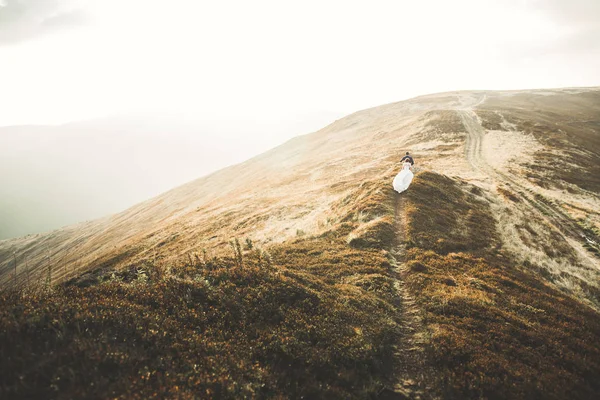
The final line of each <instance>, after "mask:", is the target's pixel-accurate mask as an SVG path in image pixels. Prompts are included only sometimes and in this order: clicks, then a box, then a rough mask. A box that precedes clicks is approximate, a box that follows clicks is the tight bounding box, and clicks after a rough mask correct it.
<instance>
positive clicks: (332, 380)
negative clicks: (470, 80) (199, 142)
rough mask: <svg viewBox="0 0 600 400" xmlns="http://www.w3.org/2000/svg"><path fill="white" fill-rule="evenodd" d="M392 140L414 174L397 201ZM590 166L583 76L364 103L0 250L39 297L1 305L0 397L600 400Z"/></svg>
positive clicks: (590, 113) (598, 290)
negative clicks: (407, 154)
mask: <svg viewBox="0 0 600 400" xmlns="http://www.w3.org/2000/svg"><path fill="white" fill-rule="evenodd" d="M406 150H410V151H411V152H412V153H413V154H414V156H415V158H416V160H417V166H418V171H417V174H416V177H415V180H414V182H413V184H412V185H411V187H410V189H409V190H408V191H407V192H406V193H405V194H402V195H397V194H395V193H394V192H393V191H392V190H391V180H392V178H393V176H394V174H395V173H396V172H397V169H398V161H399V159H400V157H401V155H402V154H403V152H404V151H406ZM599 177H600V89H598V88H571V89H555V90H529V91H511V92H492V91H486V92H472V91H471V92H450V93H442V94H436V95H428V96H422V97H418V98H415V99H411V100H407V101H403V102H398V103H393V104H388V105H384V106H380V107H376V108H373V109H369V110H364V111H359V112H357V113H354V114H352V115H349V116H347V117H345V118H342V119H340V120H338V121H335V122H334V123H332V124H331V125H329V126H327V127H325V128H323V129H322V130H320V131H317V132H315V133H312V134H308V135H304V136H300V137H296V138H294V139H292V140H290V141H289V142H287V143H285V144H283V145H282V146H279V147H277V148H275V149H272V150H270V151H268V152H266V153H264V154H261V155H260V156H258V157H255V158H252V159H250V160H248V161H246V162H244V163H241V164H238V165H235V166H232V167H229V168H226V169H224V170H221V171H218V172H216V173H214V174H211V175H209V176H207V177H204V178H201V179H198V180H196V181H193V182H190V183H188V184H186V185H183V186H180V187H178V188H175V189H173V190H171V191H169V192H167V193H165V194H163V195H160V196H158V197H156V198H153V199H150V200H148V201H146V202H143V203H140V204H139V205H137V206H134V207H132V208H130V209H128V210H126V211H124V212H122V213H120V214H117V215H114V216H111V217H106V218H103V219H101V220H97V221H92V222H88V223H83V224H79V225H75V226H71V227H67V228H64V229H60V230H57V231H53V232H49V233H47V234H40V235H32V236H28V237H25V238H19V239H11V240H4V241H0V268H1V269H0V271H1V272H2V279H3V283H4V286H5V287H8V286H14V285H15V281H16V286H21V287H22V286H29V287H33V286H35V285H37V284H40V283H43V282H46V283H50V282H49V281H50V280H51V283H52V285H53V287H54V288H55V289H53V290H52V291H49V292H48V291H47V290H45V291H36V292H34V293H33V294H29V295H27V296H26V297H25V300H22V301H20V300H19V298H18V297H15V295H14V294H11V292H7V293H6V294H5V295H4V296H3V298H2V303H3V307H2V309H3V310H4V311H3V312H2V314H1V315H0V318H2V323H3V326H5V327H6V328H5V330H4V332H3V333H2V335H3V336H2V337H0V342H1V343H2V346H3V347H2V355H3V359H4V360H5V362H12V363H13V364H14V365H18V367H15V368H14V369H13V371H14V372H13V373H11V374H8V375H6V376H5V377H3V380H2V382H1V386H0V387H1V390H2V391H4V392H6V393H7V394H14V395H20V396H22V397H26V396H31V395H38V396H42V395H43V396H50V397H65V398H67V397H74V396H75V397H77V396H82V395H87V396H91V395H99V396H100V397H121V396H122V397H132V396H138V397H140V398H148V397H157V398H160V397H164V396H166V395H168V396H171V397H194V396H201V395H200V393H203V394H206V395H212V396H220V397H228V398H229V397H231V398H234V397H240V396H248V397H254V396H257V397H285V396H292V397H299V396H308V397H321V398H348V397H358V398H365V397H372V398H376V397H380V398H406V397H408V398H412V397H421V398H438V397H442V398H481V397H484V398H532V397H533V398H539V397H543V398H567V397H569V398H582V399H585V398H591V397H594V396H597V395H598V394H600V386H599V385H598V382H599V381H600V379H599V378H600V364H599V363H598V361H597V360H599V359H600V346H599V345H598V343H600V341H599V339H600V323H599V322H598V321H600V319H599V318H598V317H599V315H598V312H599V310H600V287H599V285H600V279H599V278H600V268H599V267H600V258H599V254H600V247H599V246H598V243H600V234H599V229H600V213H599V212H598V210H600V195H599V193H600V178H599ZM236 238H238V239H239V241H237V242H236V241H235V239H236ZM246 239H247V240H246ZM232 240H233V241H232ZM240 241H241V243H240ZM13 252H16V257H17V276H16V277H15V276H14V266H13V265H14V264H13V258H12V257H13ZM25 260H27V263H26V264H25ZM25 265H27V267H25ZM49 267H50V268H49ZM19 268H20V269H19ZM28 366H33V367H28ZM18 376H21V377H22V378H18ZM19 379H21V380H19ZM84 382H87V383H84ZM90 382H91V383H92V385H91V386H90ZM0 393H2V392H0ZM402 396H404V397H402Z"/></svg>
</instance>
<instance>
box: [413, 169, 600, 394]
mask: <svg viewBox="0 0 600 400" xmlns="http://www.w3.org/2000/svg"><path fill="white" fill-rule="evenodd" d="M406 197H407V199H406V203H407V205H406V212H407V225H406V232H405V235H406V242H407V246H408V250H407V253H406V261H407V262H406V266H407V269H408V271H409V272H408V273H407V274H406V277H405V279H406V282H407V285H408V286H409V288H410V290H411V292H412V293H413V295H414V297H415V298H416V299H417V302H418V303H419V305H420V306H421V308H422V310H423V314H424V320H425V321H426V325H427V327H428V328H429V330H430V335H431V336H430V342H429V343H428V344H427V346H426V347H427V350H428V355H429V360H430V362H431V363H432V364H433V365H434V367H435V368H436V369H437V370H438V378H439V380H440V382H441V386H442V388H443V389H442V391H443V393H444V396H443V397H444V398H454V399H464V398H473V399H477V398H488V399H517V398H519V399H534V398H544V399H592V398H598V396H600V345H599V344H600V315H599V314H598V313H597V312H595V311H594V310H593V309H591V308H590V307H588V306H585V305H583V304H581V303H580V302H579V301H577V300H576V299H574V298H572V297H570V296H568V295H566V294H565V293H563V292H561V291H559V290H557V288H556V287H552V286H550V285H548V284H546V283H544V282H543V281H542V280H541V279H540V277H539V276H536V275H537V272H536V269H535V268H534V267H535V266H525V265H519V264H517V263H516V262H515V261H514V260H513V259H511V257H510V255H509V254H506V253H505V252H503V251H502V250H501V248H500V246H499V244H500V243H499V238H498V236H497V233H496V232H497V231H496V226H495V225H496V224H495V221H494V219H493V218H492V217H491V215H492V214H491V211H490V208H489V204H488V200H487V199H486V197H485V196H484V194H483V193H482V191H481V190H480V189H478V188H477V187H474V186H471V185H469V184H466V183H464V182H460V181H455V180H451V179H449V178H447V177H444V176H442V175H438V174H435V173H423V174H420V175H418V176H417V177H416V178H415V180H414V182H413V184H412V185H411V187H410V190H409V191H408V192H407V193H406Z"/></svg>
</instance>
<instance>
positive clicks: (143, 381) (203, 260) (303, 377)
mask: <svg viewBox="0 0 600 400" xmlns="http://www.w3.org/2000/svg"><path fill="white" fill-rule="evenodd" d="M380 186H381V185H380V184H376V183H366V184H365V185H363V187H362V188H359V189H358V190H357V191H356V193H355V194H354V195H353V196H352V197H351V198H349V199H348V201H346V202H345V203H343V204H338V207H339V209H338V211H339V212H340V214H339V215H341V216H342V218H341V219H342V220H343V221H341V222H340V223H338V224H336V225H335V226H334V227H333V228H332V229H331V230H330V231H327V232H326V233H324V234H323V235H321V236H318V237H302V238H299V239H296V240H293V241H288V242H286V243H284V244H281V245H275V246H272V247H271V248H269V252H270V254H269V253H267V252H265V251H264V250H261V249H257V248H255V247H254V244H253V243H252V241H251V240H247V241H246V243H245V246H242V245H241V244H240V242H239V241H234V242H233V248H234V251H233V254H234V256H233V257H224V258H212V259H207V256H206V254H200V255H199V254H190V255H189V257H186V258H185V259H182V260H180V261H179V262H177V263H169V264H164V263H163V262H161V261H160V259H159V261H158V263H157V264H154V263H144V264H139V265H132V266H130V267H128V268H125V269H122V270H117V271H115V270H112V269H111V268H104V269H101V270H97V271H94V272H90V273H88V274H85V275H83V276H81V277H80V278H78V279H74V280H71V281H69V282H67V283H66V284H64V285H61V286H59V287H56V288H54V289H52V290H38V291H34V292H31V293H14V292H13V293H7V292H5V293H4V294H2V296H0V310H1V311H0V325H1V326H2V328H3V329H2V331H1V332H0V357H1V361H0V365H1V367H2V370H3V371H4V372H3V374H2V376H1V377H0V397H2V398H32V397H37V398H48V399H49V398H84V397H86V398H89V397H94V398H113V397H116V398H166V397H171V398H208V397H213V398H240V397H268V398H289V397H292V398H299V397H301V396H304V397H305V398H343V399H347V398H366V397H369V396H375V395H376V393H377V392H378V391H379V390H381V388H382V387H383V386H384V385H385V384H386V382H388V381H389V380H390V379H391V378H390V374H391V372H392V370H393V359H392V357H393V352H392V347H393V346H394V345H395V344H396V343H397V342H398V340H400V339H399V338H400V335H399V327H398V321H397V319H396V317H395V316H396V315H397V310H396V304H397V302H396V293H395V289H394V286H393V281H392V278H391V277H390V264H389V262H388V259H387V258H386V256H385V254H384V253H382V252H381V250H379V249H369V248H366V249H362V250H358V249H352V248H350V247H349V246H348V245H347V243H346V241H347V236H348V234H349V232H351V231H354V230H355V229H356V228H357V227H358V226H359V225H360V222H358V220H357V219H358V218H357V216H358V215H360V218H361V219H362V220H364V221H366V222H365V223H368V221H369V220H371V219H377V218H380V217H381V216H382V215H383V214H385V213H386V212H389V211H390V210H391V196H390V192H391V191H389V190H388V191H383V190H380V189H379V187H380ZM356 199H360V202H356ZM344 216H345V217H344Z"/></svg>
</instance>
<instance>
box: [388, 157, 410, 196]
mask: <svg viewBox="0 0 600 400" xmlns="http://www.w3.org/2000/svg"><path fill="white" fill-rule="evenodd" d="M400 162H401V163H402V170H401V171H400V173H398V175H396V177H395V178H394V182H393V183H392V184H393V185H394V190H395V191H396V192H398V193H402V192H404V191H405V190H406V189H408V186H409V185H410V183H411V182H412V179H413V176H414V175H413V173H412V166H413V165H414V164H415V161H414V160H413V158H412V157H411V155H410V154H409V153H408V151H407V152H406V155H405V156H404V157H402V159H401V160H400Z"/></svg>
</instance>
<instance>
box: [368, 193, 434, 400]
mask: <svg viewBox="0 0 600 400" xmlns="http://www.w3.org/2000/svg"><path fill="white" fill-rule="evenodd" d="M394 222H395V228H396V243H395V244H394V248H393V249H392V251H391V254H392V256H393V258H394V260H395V265H394V275H395V278H396V279H395V282H394V287H395V288H396V291H397V293H398V294H399V297H400V299H399V300H400V301H399V308H400V310H401V316H400V320H401V321H400V326H401V327H402V331H403V332H402V339H401V340H400V342H399V343H398V345H397V346H396V348H395V350H394V353H395V355H396V357H397V359H398V360H399V363H398V364H399V366H398V369H397V370H396V381H395V382H394V385H393V387H390V388H386V389H385V390H384V391H383V392H382V393H380V395H379V398H380V399H422V400H427V399H434V398H435V396H434V395H433V393H435V390H434V387H435V386H434V377H435V373H434V372H433V371H432V369H431V367H430V366H429V365H428V364H427V362H426V357H425V354H424V344H425V342H426V340H427V337H428V333H427V330H426V328H425V325H424V323H423V320H422V318H421V313H422V311H421V309H420V308H419V307H418V306H417V304H416V302H415V299H414V298H413V297H412V295H411V294H410V293H409V290H408V288H407V287H406V284H405V276H406V274H407V273H408V269H407V267H406V265H405V263H404V261H405V249H406V245H405V239H404V236H405V214H404V198H403V197H402V196H401V195H398V194H396V204H395V217H394Z"/></svg>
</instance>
